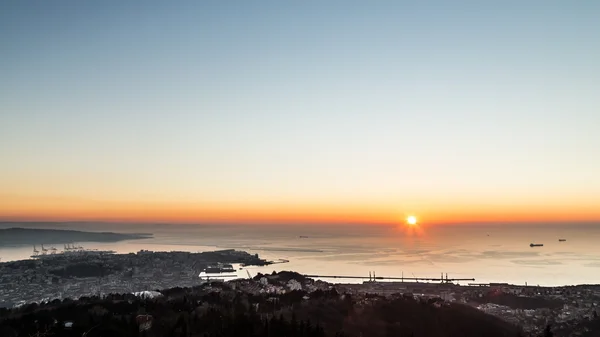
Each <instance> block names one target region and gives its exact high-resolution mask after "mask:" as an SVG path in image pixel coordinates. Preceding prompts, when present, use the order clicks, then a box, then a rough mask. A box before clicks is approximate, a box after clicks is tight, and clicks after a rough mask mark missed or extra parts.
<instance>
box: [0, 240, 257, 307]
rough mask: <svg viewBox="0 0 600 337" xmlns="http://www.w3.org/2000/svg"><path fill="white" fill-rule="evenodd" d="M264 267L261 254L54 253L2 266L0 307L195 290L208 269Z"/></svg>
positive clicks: (240, 252) (236, 252) (0, 269)
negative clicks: (173, 289)
mask: <svg viewBox="0 0 600 337" xmlns="http://www.w3.org/2000/svg"><path fill="white" fill-rule="evenodd" d="M232 264H240V265H241V264H243V265H264V264H265V261H264V260H262V259H260V258H259V257H258V256H257V255H251V254H248V253H246V252H243V251H236V250H223V251H217V252H206V253H188V252H151V251H140V252H138V253H135V254H134V253H131V254H98V253H97V252H94V253H93V254H85V253H80V254H55V255H46V256H45V257H44V258H40V259H32V260H23V261H14V262H6V263H0V307H9V308H10V307H14V306H19V305H22V304H25V303H33V302H42V301H52V300H53V299H63V298H74V299H75V298H79V297H82V296H91V295H102V294H109V293H130V292H136V291H142V290H155V289H167V288H173V287H191V286H196V285H199V284H201V283H202V282H203V281H202V279H201V278H200V277H199V274H200V273H201V272H203V271H204V270H206V269H209V268H212V270H214V268H215V267H219V268H220V267H223V268H225V269H224V270H225V271H230V270H232Z"/></svg>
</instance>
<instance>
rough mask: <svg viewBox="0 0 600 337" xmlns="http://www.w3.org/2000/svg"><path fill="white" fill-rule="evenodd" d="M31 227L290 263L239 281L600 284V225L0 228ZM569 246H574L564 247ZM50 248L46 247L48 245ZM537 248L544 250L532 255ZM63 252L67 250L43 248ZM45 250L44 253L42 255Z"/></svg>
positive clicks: (19, 251)
mask: <svg viewBox="0 0 600 337" xmlns="http://www.w3.org/2000/svg"><path fill="white" fill-rule="evenodd" d="M10 227H29V228H55V229H75V230H83V231H98V232H102V231H113V232H122V233H152V234H153V237H152V238H149V239H142V240H129V241H120V242H114V243H98V242H77V243H76V244H77V245H81V246H83V247H84V248H87V249H99V250H114V251H116V252H118V253H130V252H138V251H140V250H150V251H187V252H203V251H213V250H221V249H237V250H244V251H247V252H249V253H252V254H255V253H257V254H259V256H260V257H262V258H265V259H267V260H279V259H285V260H289V262H287V263H281V264H273V265H269V266H265V267H248V268H245V269H244V270H240V271H237V272H238V273H239V276H240V277H247V273H250V274H251V275H252V276H254V275H256V273H263V274H264V273H271V272H273V271H282V270H289V271H295V272H299V273H302V274H308V275H323V276H330V275H331V276H334V275H335V276H359V277H364V278H363V279H345V278H336V279H330V278H323V280H326V281H329V282H337V283H356V282H362V281H363V280H368V279H369V274H370V273H372V274H375V275H376V276H377V277H406V278H409V277H418V278H440V277H441V276H442V275H443V277H446V274H447V277H448V278H461V279H471V278H473V279H475V281H461V282H458V283H459V284H468V283H491V282H495V283H511V284H519V285H525V284H528V285H541V286H560V285H576V284H600V244H599V243H600V223H596V224H594V223H586V224H568V223H564V224H555V223H553V224H482V225H477V224H465V225H460V224H454V225H443V226H442V225H439V226H422V225H420V226H414V227H409V226H406V225H389V226H383V225H355V224H352V225H347V226H344V225H335V226H333V225H314V224H311V225H283V224H282V225H273V224H270V225H247V224H244V225H230V224H227V225H224V224H219V225H210V224H203V225H187V224H186V225H169V224H114V223H111V224H107V223H60V224H57V223H36V224H32V223H1V224H0V228H10ZM559 239H564V240H565V241H559ZM41 241H43V239H41ZM531 243H536V244H543V246H541V247H530V244H531ZM44 245H45V246H46V247H48V248H49V247H51V246H54V247H56V248H57V249H59V250H60V249H62V248H63V244H62V243H54V242H44ZM38 249H39V246H38ZM32 250H33V247H32V246H11V247H0V258H1V262H6V261H14V260H22V259H29V258H30V256H31V255H32Z"/></svg>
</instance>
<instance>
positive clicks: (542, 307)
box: [0, 250, 600, 336]
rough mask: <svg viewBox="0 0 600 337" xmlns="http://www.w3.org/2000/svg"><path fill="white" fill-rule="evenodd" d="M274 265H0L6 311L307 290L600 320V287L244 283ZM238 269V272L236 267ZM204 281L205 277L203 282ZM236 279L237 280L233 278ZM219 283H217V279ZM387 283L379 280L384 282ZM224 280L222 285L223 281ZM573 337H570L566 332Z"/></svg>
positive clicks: (173, 258) (130, 261)
mask: <svg viewBox="0 0 600 337" xmlns="http://www.w3.org/2000/svg"><path fill="white" fill-rule="evenodd" d="M269 263H270V262H269V261H266V260H263V259H260V258H259V256H258V255H252V254H248V253H246V252H243V251H236V250H221V251H214V252H203V253H188V252H152V251H146V250H143V251H139V252H137V253H135V254H134V253H131V254H112V253H106V254H102V253H101V252H100V253H99V252H94V253H93V254H86V253H85V252H83V253H80V254H56V255H47V256H45V257H43V258H37V259H31V260H24V261H15V262H5V263H1V264H0V307H5V308H21V307H24V306H27V305H29V304H31V303H38V304H42V303H52V302H53V301H56V300H58V301H59V302H60V300H63V299H66V298H70V299H78V298H85V297H91V296H98V297H100V298H102V297H106V296H108V295H109V294H137V295H140V296H150V295H151V294H154V295H152V296H156V295H158V296H161V291H163V290H166V289H172V288H185V287H188V288H193V287H205V290H206V291H210V289H213V288H212V287H214V286H215V284H216V285H217V287H227V288H231V289H234V290H237V291H243V292H244V293H248V294H253V295H259V296H267V297H269V298H271V300H272V301H273V300H276V298H277V297H278V296H281V295H284V294H286V293H289V292H293V291H302V292H305V293H306V297H307V298H309V297H310V296H311V294H312V293H313V292H315V291H318V290H321V291H327V290H331V289H336V290H337V291H338V292H340V293H341V294H350V295H352V296H353V298H354V299H355V300H356V301H357V303H358V304H360V303H364V302H365V301H366V302H370V301H372V300H373V297H371V296H372V295H376V296H381V297H382V298H394V297H397V296H401V297H407V296H409V297H410V298H414V299H416V300H420V301H427V303H429V304H431V305H433V306H435V307H441V306H447V305H450V304H452V305H455V304H460V305H465V306H470V307H473V308H477V309H478V310H479V311H481V312H484V313H486V314H490V315H492V316H496V317H498V318H501V319H502V320H504V321H506V322H507V323H510V324H513V325H515V326H519V327H521V328H522V329H523V331H524V332H525V333H540V332H541V331H543V330H544V329H545V328H546V327H547V326H548V325H551V326H552V329H553V331H556V332H557V333H560V331H568V332H569V334H568V336H577V334H578V333H585V332H586V331H589V330H590V327H589V326H588V325H589V324H593V323H590V322H594V321H595V320H596V319H597V310H598V309H597V306H598V304H599V303H600V286H595V285H581V286H569V287H539V286H523V285H510V284H502V283H491V284H477V283H470V284H469V285H463V286H460V285H457V284H453V283H452V282H449V281H448V279H447V276H446V279H444V278H443V275H442V277H441V278H440V280H439V281H438V282H434V280H435V279H431V281H432V282H414V281H410V280H406V281H394V282H391V281H385V280H383V281H382V280H377V278H376V277H375V273H373V275H372V276H371V275H369V276H370V277H369V279H368V280H365V281H364V282H363V283H356V284H345V283H329V282H325V281H324V280H314V279H312V278H310V277H307V275H301V274H297V273H293V272H280V273H275V272H274V273H273V274H272V275H271V274H267V275H260V274H259V275H256V276H254V277H253V276H252V275H250V273H248V272H247V276H248V277H247V278H245V277H244V278H237V277H235V274H233V275H231V273H232V272H235V271H236V270H235V269H236V268H238V267H239V268H240V269H241V268H243V266H264V265H268V264H269ZM234 266H238V267H234ZM202 275H204V277H202ZM228 276H234V277H232V279H231V280H230V281H227V282H225V278H227V277H228ZM211 278H212V279H211ZM378 278H379V277H378ZM215 282H217V283H215ZM565 335H566V334H565Z"/></svg>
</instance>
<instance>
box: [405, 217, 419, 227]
mask: <svg viewBox="0 0 600 337" xmlns="http://www.w3.org/2000/svg"><path fill="white" fill-rule="evenodd" d="M406 223H407V224H408V225H410V226H415V225H416V224H417V217H416V216H414V215H409V216H408V217H407V218H406Z"/></svg>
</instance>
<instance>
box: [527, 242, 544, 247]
mask: <svg viewBox="0 0 600 337" xmlns="http://www.w3.org/2000/svg"><path fill="white" fill-rule="evenodd" d="M542 246H544V244H543V243H531V244H529V247H542Z"/></svg>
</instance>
